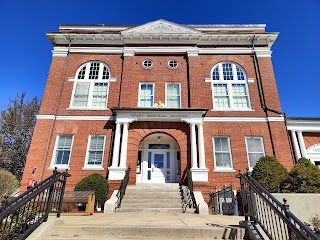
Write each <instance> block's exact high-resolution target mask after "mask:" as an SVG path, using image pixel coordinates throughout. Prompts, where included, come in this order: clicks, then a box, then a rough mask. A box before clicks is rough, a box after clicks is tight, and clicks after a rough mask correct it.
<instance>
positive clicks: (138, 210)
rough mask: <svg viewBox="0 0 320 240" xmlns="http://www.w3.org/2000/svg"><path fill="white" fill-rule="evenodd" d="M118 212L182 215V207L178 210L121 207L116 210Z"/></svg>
mask: <svg viewBox="0 0 320 240" xmlns="http://www.w3.org/2000/svg"><path fill="white" fill-rule="evenodd" d="M116 212H155V213H182V207H181V206H180V207H178V208H155V207H150V208H146V207H144V206H142V207H140V208H138V207H136V208H132V207H120V208H117V209H116Z"/></svg>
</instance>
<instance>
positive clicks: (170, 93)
mask: <svg viewBox="0 0 320 240" xmlns="http://www.w3.org/2000/svg"><path fill="white" fill-rule="evenodd" d="M166 106H167V107H172V108H178V107H180V84H179V83H167V99H166Z"/></svg>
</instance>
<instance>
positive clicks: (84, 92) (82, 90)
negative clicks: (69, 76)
mask: <svg viewBox="0 0 320 240" xmlns="http://www.w3.org/2000/svg"><path fill="white" fill-rule="evenodd" d="M89 87H90V83H77V84H76V90H75V93H74V99H73V106H77V107H86V106H87V103H88V96H89Z"/></svg>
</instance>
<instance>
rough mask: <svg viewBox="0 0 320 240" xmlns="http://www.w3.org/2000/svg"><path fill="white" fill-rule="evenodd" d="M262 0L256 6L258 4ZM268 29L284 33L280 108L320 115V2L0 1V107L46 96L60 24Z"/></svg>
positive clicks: (279, 53)
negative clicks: (53, 34) (53, 37)
mask: <svg viewBox="0 0 320 240" xmlns="http://www.w3.org/2000/svg"><path fill="white" fill-rule="evenodd" d="M257 3H259V4H257ZM159 18H163V19H166V20H168V21H173V22H176V23H180V24H255V23H265V24H267V31H269V32H280V35H279V37H278V39H277V41H276V43H275V44H274V45H273V48H272V50H273V56H272V60H273V64H274V70H275V74H276V79H277V85H278V89H279V95H280V99H281V104H282V108H283V111H285V112H286V114H287V115H288V116H304V117H320V106H319V103H320V74H319V73H318V70H320V1H319V0H308V1H298V0H292V1H279V0H269V1H254V0H244V1H239V0H237V1H236V0H229V1H214V0H203V1H189V0H185V1H179V0H176V1H174V0H170V1H168V0H161V1H150V0H149V1H145V0H144V1H139V0H136V1H132V0H131V1H124V0H122V1H119V0H118V1H114V0H108V1H106V0H95V1H83V0H78V1H65V0H64V1H62V0H56V1H44V0H41V1H40V0H36V1H24V0H0V29H1V35H0V54H1V55H0V71H1V94H0V109H3V108H5V106H7V105H8V103H9V98H14V97H15V96H16V95H17V93H21V92H23V91H26V92H27V96H28V97H30V98H31V97H33V96H38V97H39V98H41V97H42V93H43V90H44V87H45V83H46V78H47V74H48V69H49V66H50V61H51V49H52V46H51V44H50V42H49V40H48V39H47V37H46V35H45V32H50V31H57V30H58V24H143V23H146V22H149V21H153V20H156V19H159Z"/></svg>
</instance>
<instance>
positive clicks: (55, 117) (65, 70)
mask: <svg viewBox="0 0 320 240" xmlns="http://www.w3.org/2000/svg"><path fill="white" fill-rule="evenodd" d="M68 39H69V44H68V52H67V58H66V64H65V68H64V72H63V77H62V79H61V89H60V93H59V98H58V103H57V106H56V110H55V113H54V119H53V125H52V128H51V131H50V137H49V143H48V146H47V150H46V153H45V157H44V165H43V169H42V173H41V177H40V181H42V180H43V176H44V171H45V167H46V165H47V162H48V155H49V150H50V146H51V143H52V139H53V132H54V129H55V126H56V121H57V115H58V111H59V107H60V103H61V97H62V93H63V89H64V83H65V82H66V81H65V79H66V76H67V71H68V66H69V60H70V47H71V39H70V35H69V34H68Z"/></svg>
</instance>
